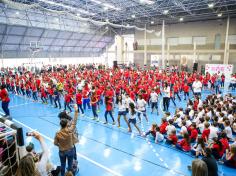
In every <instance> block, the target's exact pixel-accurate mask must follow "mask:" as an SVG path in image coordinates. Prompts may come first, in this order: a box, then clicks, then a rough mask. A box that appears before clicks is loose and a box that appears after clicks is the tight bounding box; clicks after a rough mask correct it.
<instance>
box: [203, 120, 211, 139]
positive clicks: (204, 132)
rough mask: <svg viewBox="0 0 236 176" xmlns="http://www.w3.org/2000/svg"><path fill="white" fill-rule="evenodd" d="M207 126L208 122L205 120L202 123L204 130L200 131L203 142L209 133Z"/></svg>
mask: <svg viewBox="0 0 236 176" xmlns="http://www.w3.org/2000/svg"><path fill="white" fill-rule="evenodd" d="M209 126H210V124H209V123H208V122H206V123H205V124H204V130H203V132H202V138H203V140H204V142H207V141H208V139H209V134H210V129H209Z"/></svg>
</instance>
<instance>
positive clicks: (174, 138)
mask: <svg viewBox="0 0 236 176" xmlns="http://www.w3.org/2000/svg"><path fill="white" fill-rule="evenodd" d="M168 138H169V140H171V141H172V143H173V144H174V145H175V144H177V141H178V138H177V136H176V135H175V134H171V135H169V137H168Z"/></svg>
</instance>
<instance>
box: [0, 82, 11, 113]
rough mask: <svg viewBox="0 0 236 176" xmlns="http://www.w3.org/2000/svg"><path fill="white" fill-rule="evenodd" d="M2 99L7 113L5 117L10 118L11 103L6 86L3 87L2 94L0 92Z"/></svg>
mask: <svg viewBox="0 0 236 176" xmlns="http://www.w3.org/2000/svg"><path fill="white" fill-rule="evenodd" d="M0 98H1V100H2V110H3V111H4V112H5V115H4V117H9V116H10V111H9V108H8V106H9V103H10V98H9V95H8V92H7V89H6V86H5V85H2V86H1V92H0Z"/></svg>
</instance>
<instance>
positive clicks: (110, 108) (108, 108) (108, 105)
mask: <svg viewBox="0 0 236 176" xmlns="http://www.w3.org/2000/svg"><path fill="white" fill-rule="evenodd" d="M106 110H107V111H111V110H112V102H111V101H108V102H107V104H106Z"/></svg>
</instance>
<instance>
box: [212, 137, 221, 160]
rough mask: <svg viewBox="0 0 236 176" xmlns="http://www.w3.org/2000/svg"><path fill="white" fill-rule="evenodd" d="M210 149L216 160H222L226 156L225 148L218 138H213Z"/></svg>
mask: <svg viewBox="0 0 236 176" xmlns="http://www.w3.org/2000/svg"><path fill="white" fill-rule="evenodd" d="M210 147H211V150H212V155H213V156H214V157H215V159H216V160H219V159H221V158H222V156H223V154H224V148H223V145H222V143H221V142H220V140H219V138H218V137H215V138H213V143H212V144H210Z"/></svg>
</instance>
